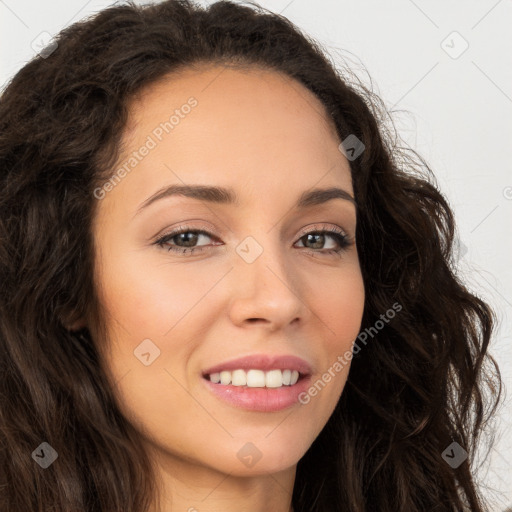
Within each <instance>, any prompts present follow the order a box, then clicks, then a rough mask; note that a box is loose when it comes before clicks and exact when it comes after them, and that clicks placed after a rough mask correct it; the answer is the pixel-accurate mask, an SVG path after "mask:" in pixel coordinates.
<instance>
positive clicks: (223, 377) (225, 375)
mask: <svg viewBox="0 0 512 512" xmlns="http://www.w3.org/2000/svg"><path fill="white" fill-rule="evenodd" d="M230 382H231V372H220V383H221V384H224V385H227V384H229V383H230Z"/></svg>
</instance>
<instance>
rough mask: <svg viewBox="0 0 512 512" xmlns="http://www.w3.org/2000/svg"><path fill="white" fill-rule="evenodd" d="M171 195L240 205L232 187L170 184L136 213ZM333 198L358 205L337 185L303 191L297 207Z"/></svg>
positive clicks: (320, 202)
mask: <svg viewBox="0 0 512 512" xmlns="http://www.w3.org/2000/svg"><path fill="white" fill-rule="evenodd" d="M171 196H183V197H191V198H193V199H199V200H202V201H208V202H209V203H217V204H226V205H235V206H237V205H239V204H240V202H239V198H238V196H237V194H236V192H235V191H234V190H233V189H232V188H224V187H218V186H211V185H177V184H174V185H169V186H167V187H164V188H161V189H160V190H158V191H157V192H156V193H155V194H153V195H152V196H150V197H149V198H148V199H146V200H145V201H144V202H143V203H142V204H141V205H140V207H139V208H138V210H137V212H136V214H135V215H137V214H139V213H140V212H141V211H142V210H143V209H145V208H147V207H148V206H149V205H150V204H153V203H154V202H156V201H159V200H161V199H164V198H168V197H171ZM332 199H343V200H346V201H349V202H351V203H352V204H353V205H354V206H355V205H356V201H355V199H354V198H353V197H352V196H351V195H350V194H349V193H348V192H347V191H346V190H343V189H341V188H337V187H330V188H315V189H312V190H307V191H305V192H303V193H302V194H301V195H300V197H299V198H298V200H297V203H296V207H297V208H307V207H309V206H317V205H320V204H323V203H326V202H328V201H331V200H332Z"/></svg>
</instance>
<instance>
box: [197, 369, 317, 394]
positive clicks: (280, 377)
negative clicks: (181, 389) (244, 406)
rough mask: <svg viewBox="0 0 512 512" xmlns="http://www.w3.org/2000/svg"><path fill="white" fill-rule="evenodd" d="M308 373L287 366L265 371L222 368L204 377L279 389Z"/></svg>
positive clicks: (225, 383)
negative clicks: (281, 368)
mask: <svg viewBox="0 0 512 512" xmlns="http://www.w3.org/2000/svg"><path fill="white" fill-rule="evenodd" d="M307 376H308V374H305V373H301V372H299V371H298V370H292V369H290V368H285V369H283V370H279V369H275V370H269V371H263V370H259V369H256V368H252V369H250V370H243V369H237V370H234V371H229V370H222V371H220V372H213V373H207V374H204V375H203V378H204V379H206V380H208V381H209V382H211V383H213V384H218V385H221V386H233V387H239V388H244V389H248V388H271V389H277V388H282V387H290V386H294V385H295V384H297V382H299V381H301V380H303V379H304V378H305V377H307Z"/></svg>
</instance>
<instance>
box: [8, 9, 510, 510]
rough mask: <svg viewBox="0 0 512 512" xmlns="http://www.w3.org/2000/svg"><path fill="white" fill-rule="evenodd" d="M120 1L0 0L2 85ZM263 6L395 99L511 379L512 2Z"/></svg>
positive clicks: (496, 472) (499, 424) (502, 438)
mask: <svg viewBox="0 0 512 512" xmlns="http://www.w3.org/2000/svg"><path fill="white" fill-rule="evenodd" d="M111 3H113V2H106V1H100V0H90V1H88V2H87V1H85V0H66V1H64V0H60V1H56V0H53V1H51V2H44V3H42V2H41V3H40V2H37V1H35V0H30V1H29V0H25V1H15V0H0V63H1V66H0V84H5V83H6V81H7V80H8V79H9V78H10V77H11V76H12V75H13V74H14V73H15V72H16V71H17V70H18V69H19V68H20V67H21V66H22V65H23V64H24V63H26V62H27V61H28V60H29V59H30V58H31V57H32V56H33V55H34V54H35V50H34V46H33V45H34V41H38V40H39V39H41V37H40V36H39V35H40V34H41V32H48V34H49V36H52V35H55V34H56V33H57V32H59V31H60V30H61V29H62V28H64V27H65V26H67V25H69V24H70V23H73V22H75V21H78V20H80V19H82V18H84V17H86V16H88V15H90V14H94V13H95V12H97V11H98V10H101V9H103V8H104V7H106V6H107V5H111ZM138 3H141V2H138ZM199 3H202V4H207V3H211V2H207V1H206V0H203V1H202V2H199ZM260 5H262V6H264V7H267V8H269V9H271V10H273V11H275V12H278V13H281V14H283V15H284V16H286V17H288V18H289V19H290V20H291V21H293V22H294V23H295V24H297V25H298V26H299V27H300V28H302V29H303V30H304V31H305V32H306V33H308V34H310V35H312V36H313V37H314V38H316V39H317V40H319V41H320V42H321V43H322V44H323V45H324V46H325V48H326V49H327V50H328V51H329V52H330V53H331V55H332V56H333V58H334V59H336V60H339V59H340V58H345V59H349V60H348V61H346V62H349V63H350V65H351V66H352V67H353V69H354V71H355V72H356V73H357V74H358V75H359V76H360V77H361V78H362V79H363V80H364V81H365V82H366V83H367V84H368V83H369V82H368V77H367V75H366V72H365V69H366V70H367V72H368V73H369V75H370V76H371V77H372V81H373V86H374V90H375V92H377V93H378V94H380V95H381V96H382V98H383V99H384V100H385V103H386V106H387V107H388V108H390V109H391V108H392V109H393V110H394V114H393V119H394V121H395V125H396V127H397V129H398V131H399V133H400V135H401V137H402V138H403V140H404V141H405V142H406V143H407V144H408V145H409V146H411V147H412V148H414V149H416V150H417V151H418V152H419V153H420V154H421V155H422V156H423V157H425V159H426V160H427V162H428V163H429V164H430V165H431V168H432V169H433V171H434V173H435V175H436V177H437V180H438V183H439V186H440V188H441V190H442V191H443V192H444V193H445V195H446V196H447V197H448V200H449V202H450V204H451V206H452V208H453V209H454V211H455V215H456V220H457V223H458V230H459V234H460V241H461V253H460V254H461V258H460V260H459V264H460V268H461V271H462V273H463V275H464V276H465V280H466V282H467V284H468V286H469V287H470V288H471V289H472V290H473V291H475V292H476V293H478V294H479V295H480V296H481V297H482V298H484V299H486V300H488V301H489V302H490V303H491V304H492V305H493V306H494V308H495V310H496V312H497V314H498V316H499V319H500V321H499V325H498V328H497V331H496V334H495V339H494V341H493V346H492V348H491V353H492V354H493V355H494V356H495V357H496V359H497V360H498V362H499V364H500V366H501V370H502V372H503V377H504V380H505V385H506V387H507V388H510V387H511V386H510V385H511V380H512V371H511V363H512V344H511V316H512V315H511V312H512V272H511V269H510V263H511V261H512V258H511V254H512V251H511V248H512V243H511V235H512V172H511V168H512V165H511V161H512V116H511V114H512V58H511V57H510V56H511V55H512V35H511V34H512V31H510V30H507V29H509V28H510V27H511V26H512V1H511V0H499V1H496V0H481V1H478V2H477V1H474V0H470V1H462V0H459V1H450V2H447V1H441V0H434V1H429V2H427V1H420V0H416V1H413V0H396V1H387V2H383V1H377V0H372V1H368V0H365V1H356V0H343V1H340V0H318V1H315V2H312V1H311V0H309V1H308V0H291V1H290V0H261V2H260ZM454 32H456V34H454ZM49 36H47V37H49ZM466 45H467V46H468V47H467V49H466V50H465V51H463V50H464V48H465V47H466ZM507 55H508V57H507ZM503 404H504V405H503V406H502V408H501V411H500V413H499V416H498V417H497V420H496V425H495V427H496V428H497V442H496V444H495V446H494V448H493V450H492V451H491V453H490V456H489V459H488V460H487V462H486V463H485V464H483V465H482V466H481V469H480V472H479V478H480V480H481V481H482V482H484V484H485V487H486V488H488V490H487V493H488V495H489V497H490V498H491V500H492V503H493V510H496V511H503V510H505V508H506V507H507V506H512V454H511V452H512V434H511V432H512V413H511V409H512V400H511V398H510V396H506V397H505V400H504V402H503Z"/></svg>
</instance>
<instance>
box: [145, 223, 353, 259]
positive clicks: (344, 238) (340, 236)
mask: <svg viewBox="0 0 512 512" xmlns="http://www.w3.org/2000/svg"><path fill="white" fill-rule="evenodd" d="M183 233H194V234H197V235H206V236H207V237H209V238H215V237H214V236H213V235H212V234H210V233H209V232H208V231H205V230H202V229H190V228H188V227H187V226H180V227H179V228H177V229H176V230H175V231H172V232H171V233H168V234H166V235H163V236H162V237H160V238H159V239H158V240H156V241H155V242H154V244H155V245H158V246H159V247H161V248H162V249H163V247H164V245H166V244H167V243H168V242H169V241H170V240H172V239H173V238H175V237H177V236H178V235H181V234H183ZM311 234H315V235H322V234H327V235H329V236H330V237H332V238H333V239H334V240H336V242H337V243H338V245H339V249H327V250H321V249H309V248H305V250H306V252H308V253H310V254H315V255H316V254H318V253H320V254H325V255H334V254H340V253H342V252H343V251H345V250H346V249H347V248H348V247H349V246H350V245H352V242H351V241H350V240H349V237H348V235H346V234H345V233H344V232H343V231H342V230H341V229H339V228H331V229H324V230H312V231H308V232H307V233H304V234H303V235H301V236H300V237H299V239H298V241H300V240H302V239H303V238H304V237H306V236H307V235H311ZM208 247H209V246H198V247H179V248H177V247H173V246H169V247H168V249H167V251H168V252H170V251H173V252H175V253H181V254H185V253H189V254H191V253H193V252H201V251H203V250H204V249H205V248H208ZM210 247H211V246H210Z"/></svg>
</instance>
